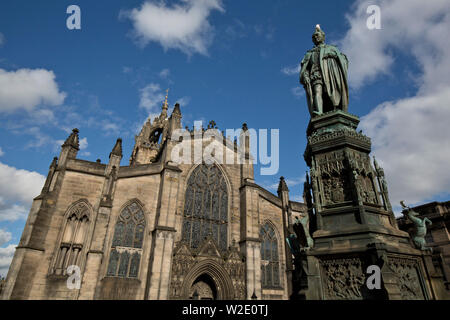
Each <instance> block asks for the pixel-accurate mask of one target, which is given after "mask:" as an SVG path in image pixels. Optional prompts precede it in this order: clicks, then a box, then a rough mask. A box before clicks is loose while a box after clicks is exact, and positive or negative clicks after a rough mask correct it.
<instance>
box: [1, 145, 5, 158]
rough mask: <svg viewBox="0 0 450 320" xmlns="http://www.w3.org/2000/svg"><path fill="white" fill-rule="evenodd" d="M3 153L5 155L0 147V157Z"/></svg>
mask: <svg viewBox="0 0 450 320" xmlns="http://www.w3.org/2000/svg"><path fill="white" fill-rule="evenodd" d="M3 155H5V153H4V152H3V150H2V147H0V157H1V156H3Z"/></svg>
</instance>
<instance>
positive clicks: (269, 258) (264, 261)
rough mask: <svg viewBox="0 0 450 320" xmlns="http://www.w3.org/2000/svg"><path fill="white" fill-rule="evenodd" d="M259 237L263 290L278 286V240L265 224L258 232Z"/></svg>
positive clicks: (268, 225) (270, 227) (272, 230)
mask: <svg viewBox="0 0 450 320" xmlns="http://www.w3.org/2000/svg"><path fill="white" fill-rule="evenodd" d="M259 235H260V237H261V282H262V287H263V288H274V287H279V286H280V272H279V270H280V262H279V256H278V240H277V236H276V234H275V230H274V229H273V227H272V226H271V225H270V224H269V223H266V224H264V225H263V226H262V227H261V229H260V232H259Z"/></svg>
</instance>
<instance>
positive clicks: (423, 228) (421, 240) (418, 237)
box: [400, 200, 433, 252]
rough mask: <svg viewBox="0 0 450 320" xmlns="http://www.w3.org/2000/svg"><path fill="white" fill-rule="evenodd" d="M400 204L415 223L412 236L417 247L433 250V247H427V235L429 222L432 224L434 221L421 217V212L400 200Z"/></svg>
mask: <svg viewBox="0 0 450 320" xmlns="http://www.w3.org/2000/svg"><path fill="white" fill-rule="evenodd" d="M400 205H401V206H402V208H403V209H404V210H403V212H402V213H403V214H404V215H405V216H406V217H408V219H409V220H410V221H411V222H412V223H413V224H414V234H413V236H412V238H413V242H414V245H415V246H416V248H417V249H420V250H422V251H430V252H433V249H432V248H429V247H426V246H425V244H426V241H425V236H426V234H427V224H429V225H431V224H432V222H431V220H430V219H428V218H427V217H425V218H423V219H420V218H419V217H418V216H419V213H417V212H415V211H414V210H412V209H411V208H410V207H408V206H407V205H405V203H404V202H403V200H402V201H400Z"/></svg>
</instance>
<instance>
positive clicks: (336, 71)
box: [300, 25, 348, 117]
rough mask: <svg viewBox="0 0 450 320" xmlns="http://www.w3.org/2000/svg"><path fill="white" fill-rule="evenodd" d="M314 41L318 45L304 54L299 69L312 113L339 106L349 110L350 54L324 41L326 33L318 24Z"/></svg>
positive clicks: (313, 114)
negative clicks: (348, 56)
mask: <svg viewBox="0 0 450 320" xmlns="http://www.w3.org/2000/svg"><path fill="white" fill-rule="evenodd" d="M312 40H313V42H314V44H315V47H314V48H313V49H311V50H309V51H308V52H307V53H306V54H305V56H304V58H303V60H302V62H301V70H300V83H301V84H303V87H304V88H305V91H306V96H307V101H308V109H309V113H310V114H311V117H314V116H316V115H320V114H322V113H324V112H328V111H333V110H338V109H339V110H342V111H347V109H348V84H347V69H348V60H347V57H346V56H345V54H343V53H341V52H340V51H339V49H338V48H337V47H335V46H332V45H327V44H325V33H324V32H323V31H322V30H321V29H320V26H319V25H317V26H316V30H315V32H314V34H313V36H312Z"/></svg>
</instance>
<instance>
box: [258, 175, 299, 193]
mask: <svg viewBox="0 0 450 320" xmlns="http://www.w3.org/2000/svg"><path fill="white" fill-rule="evenodd" d="M285 181H286V184H287V186H288V188H293V187H295V186H298V185H300V184H303V183H304V182H305V177H294V178H290V179H285ZM279 185H280V181H279V180H278V181H277V182H275V183H272V184H265V185H264V187H265V188H266V189H269V190H275V191H276V190H277V189H278V186H279Z"/></svg>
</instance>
